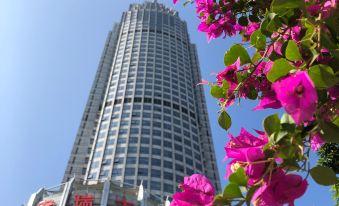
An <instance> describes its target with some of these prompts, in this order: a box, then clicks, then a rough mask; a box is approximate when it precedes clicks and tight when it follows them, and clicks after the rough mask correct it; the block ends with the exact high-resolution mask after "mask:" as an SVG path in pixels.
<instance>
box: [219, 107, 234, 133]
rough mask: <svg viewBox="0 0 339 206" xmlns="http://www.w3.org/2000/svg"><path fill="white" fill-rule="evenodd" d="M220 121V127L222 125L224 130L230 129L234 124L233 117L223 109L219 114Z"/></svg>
mask: <svg viewBox="0 0 339 206" xmlns="http://www.w3.org/2000/svg"><path fill="white" fill-rule="evenodd" d="M218 123H219V125H220V127H222V128H223V129H224V130H228V129H229V128H230V127H231V125H232V119H231V117H230V116H229V115H228V114H227V112H225V111H222V112H221V114H220V116H219V119H218Z"/></svg>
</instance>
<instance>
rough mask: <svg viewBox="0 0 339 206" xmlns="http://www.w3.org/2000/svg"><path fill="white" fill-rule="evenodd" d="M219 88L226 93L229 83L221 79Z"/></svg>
mask: <svg viewBox="0 0 339 206" xmlns="http://www.w3.org/2000/svg"><path fill="white" fill-rule="evenodd" d="M221 88H222V90H223V91H224V92H225V95H226V94H227V90H228V88H230V85H229V84H228V82H227V81H226V80H222V86H221Z"/></svg>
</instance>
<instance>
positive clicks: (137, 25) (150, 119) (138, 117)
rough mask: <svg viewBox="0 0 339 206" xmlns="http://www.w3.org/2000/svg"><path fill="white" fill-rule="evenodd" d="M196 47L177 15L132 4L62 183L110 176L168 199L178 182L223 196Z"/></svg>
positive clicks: (109, 49) (109, 44)
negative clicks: (189, 180)
mask: <svg viewBox="0 0 339 206" xmlns="http://www.w3.org/2000/svg"><path fill="white" fill-rule="evenodd" d="M200 80H201V76H200V69H199V62H198V58H197V52H196V48H195V45H193V44H191V43H190V39H189V35H188V32H187V25H186V23H185V22H184V21H182V20H181V19H180V18H179V16H178V14H177V12H175V11H173V10H171V9H168V8H166V7H165V6H163V5H162V4H159V3H157V2H156V1H152V2H145V3H143V4H132V5H130V8H129V10H128V11H127V12H124V13H123V15H122V19H121V22H120V23H119V24H116V25H115V26H114V28H113V30H112V32H110V33H109V36H108V39H107V41H106V46H105V49H104V52H103V56H102V59H101V63H100V65H99V69H98V72H97V76H96V78H95V81H94V85H93V88H92V90H91V94H90V98H89V100H88V103H87V105H86V109H85V113H84V116H83V119H82V122H81V126H80V128H79V131H78V134H77V138H76V141H75V144H74V146H73V150H72V153H71V157H70V160H69V162H68V166H67V169H66V172H65V176H64V181H67V180H68V179H70V178H71V177H73V176H76V177H80V178H83V179H84V182H85V184H96V183H98V182H101V181H104V180H107V179H110V180H112V181H115V182H116V181H120V182H121V183H122V184H124V185H131V186H136V185H139V184H140V182H141V180H143V186H144V188H146V189H147V190H148V191H150V192H151V193H153V194H158V195H161V196H164V195H169V194H173V192H175V191H176V190H177V185H178V183H179V182H181V181H182V180H183V177H184V176H186V175H190V174H193V173H202V174H205V175H206V176H208V177H209V178H210V179H211V180H212V181H213V183H214V184H215V187H216V189H217V190H218V191H220V182H219V174H218V169H217V165H216V160H215V153H214V148H213V141H212V137H211V132H210V126H209V120H208V114H207V109H206V103H205V97H204V92H203V90H202V88H201V87H197V86H196V85H197V83H198V82H199V81H200Z"/></svg>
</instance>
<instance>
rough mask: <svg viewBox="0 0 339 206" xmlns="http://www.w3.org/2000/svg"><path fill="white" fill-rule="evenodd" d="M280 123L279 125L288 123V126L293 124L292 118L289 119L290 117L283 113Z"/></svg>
mask: <svg viewBox="0 0 339 206" xmlns="http://www.w3.org/2000/svg"><path fill="white" fill-rule="evenodd" d="M280 122H281V123H288V124H294V123H295V122H294V120H293V118H292V117H291V115H289V114H287V113H284V114H283V115H282V116H281V119H280Z"/></svg>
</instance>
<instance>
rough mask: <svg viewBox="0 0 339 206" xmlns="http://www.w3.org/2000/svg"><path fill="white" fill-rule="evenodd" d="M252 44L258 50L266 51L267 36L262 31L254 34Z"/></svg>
mask: <svg viewBox="0 0 339 206" xmlns="http://www.w3.org/2000/svg"><path fill="white" fill-rule="evenodd" d="M250 42H251V44H252V45H253V46H254V47H255V48H257V49H258V50H264V49H265V48H266V36H264V35H263V34H262V33H261V31H260V30H257V31H255V32H253V34H252V35H251V40H250Z"/></svg>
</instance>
